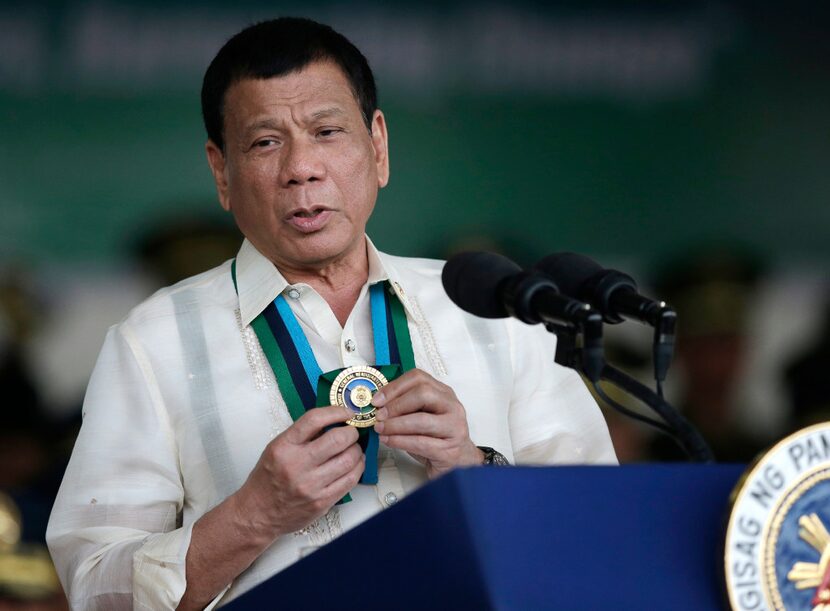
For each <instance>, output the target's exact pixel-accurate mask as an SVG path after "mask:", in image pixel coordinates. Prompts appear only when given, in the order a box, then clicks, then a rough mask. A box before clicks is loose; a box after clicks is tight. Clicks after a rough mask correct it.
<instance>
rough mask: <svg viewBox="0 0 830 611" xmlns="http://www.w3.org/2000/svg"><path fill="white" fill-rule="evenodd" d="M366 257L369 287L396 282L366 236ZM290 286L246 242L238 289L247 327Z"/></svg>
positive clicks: (240, 260) (238, 264)
mask: <svg viewBox="0 0 830 611" xmlns="http://www.w3.org/2000/svg"><path fill="white" fill-rule="evenodd" d="M366 254H367V256H368V258H369V280H368V284H370V285H371V284H375V283H377V282H383V281H384V280H392V281H393V282H394V271H393V270H392V269H391V268H390V267H389V266H388V265H385V264H384V261H383V259H382V257H381V256H380V253H379V252H378V249H377V248H375V245H374V244H373V243H372V240H370V239H369V236H366ZM288 286H289V284H288V281H287V280H286V279H285V277H284V276H283V275H282V274H281V273H280V270H278V269H277V267H276V266H275V265H274V264H273V263H272V262H271V261H269V260H268V259H267V258H265V256H263V255H262V253H260V252H259V251H258V250H257V249H256V247H255V246H254V245H253V244H251V243H250V242H249V241H248V239H247V238H245V240H243V241H242V247H241V248H240V249H239V253H237V255H236V287H237V291H238V293H239V313H240V316H241V318H242V324H243V326H247V325H249V324H251V322H252V321H253V320H254V318H256V317H257V316H259V314H260V313H261V312H262V311H263V310H264V309H265V308H267V307H268V304H270V303H271V302H272V301H274V299H276V298H277V296H278V295H279V294H280V293H282V292H283V291H284V290H285V289H286V288H287V287H288Z"/></svg>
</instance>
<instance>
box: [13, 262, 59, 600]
mask: <svg viewBox="0 0 830 611" xmlns="http://www.w3.org/2000/svg"><path fill="white" fill-rule="evenodd" d="M37 312H38V308H37V307H36V306H35V304H34V300H33V298H32V296H31V294H30V293H29V291H28V290H27V289H26V286H25V282H24V281H23V276H22V274H20V273H19V272H17V271H15V270H8V271H7V272H6V273H4V274H2V276H0V394H2V397H3V408H2V410H0V610H6V609H18V610H21V611H22V610H27V611H29V610H31V611H35V610H42V611H51V610H59V609H65V608H67V603H66V598H65V597H64V595H63V590H62V589H61V587H60V583H59V582H58V579H57V575H56V574H55V569H54V567H53V566H52V561H51V559H50V558H49V555H48V553H47V551H46V546H45V543H46V538H45V537H46V524H47V520H48V517H49V511H50V510H51V508H52V502H53V500H54V498H55V494H56V493H57V490H58V485H59V484H60V477H61V475H62V474H63V468H64V466H65V464H66V463H65V461H66V458H67V455H66V454H65V453H64V451H63V450H64V448H65V447H66V442H67V440H70V439H72V438H73V437H74V430H75V429H74V426H73V423H65V422H60V421H56V420H54V419H53V418H50V417H49V416H48V414H47V413H46V411H45V410H44V409H43V406H42V403H41V400H40V397H39V395H38V392H37V390H36V387H35V384H34V382H33V380H32V376H31V375H30V373H29V371H28V369H27V367H26V363H25V360H24V358H23V355H22V353H23V346H24V344H25V342H26V341H27V339H28V338H29V336H30V335H31V333H32V332H33V330H34V328H35V327H36V326H37V319H38V316H37Z"/></svg>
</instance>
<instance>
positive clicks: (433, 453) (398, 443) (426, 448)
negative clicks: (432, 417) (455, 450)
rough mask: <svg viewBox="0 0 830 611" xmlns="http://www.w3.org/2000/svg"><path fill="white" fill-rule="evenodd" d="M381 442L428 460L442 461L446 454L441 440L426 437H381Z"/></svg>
mask: <svg viewBox="0 0 830 611" xmlns="http://www.w3.org/2000/svg"><path fill="white" fill-rule="evenodd" d="M380 442H381V443H382V444H384V445H385V446H388V447H390V448H397V449H399V450H404V451H405V452H409V453H410V454H417V455H418V456H422V457H424V458H426V459H427V460H436V459H440V458H441V457H442V456H443V454H444V453H445V444H444V442H443V441H442V440H441V439H436V438H435V437H427V436H425V435H381V436H380Z"/></svg>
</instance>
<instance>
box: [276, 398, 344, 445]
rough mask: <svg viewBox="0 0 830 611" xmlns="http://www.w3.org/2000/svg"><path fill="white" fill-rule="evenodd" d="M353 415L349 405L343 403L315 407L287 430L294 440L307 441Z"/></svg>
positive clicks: (298, 441) (297, 441) (295, 441)
mask: <svg viewBox="0 0 830 611" xmlns="http://www.w3.org/2000/svg"><path fill="white" fill-rule="evenodd" d="M353 415H354V414H353V413H352V411H351V410H350V409H349V408H348V407H344V406H342V405H330V406H328V407H315V408H314V409H310V410H308V411H307V412H306V413H305V414H303V415H302V416H300V417H299V418H298V419H297V421H296V422H294V424H292V425H291V426H290V427H288V429H286V431H285V432H286V434H287V435H288V436H289V438H290V440H291V441H292V442H294V443H298V444H299V443H305V442H307V441H310V440H311V439H314V438H315V437H317V436H318V435H320V433H322V432H323V430H324V429H325V428H326V427H327V426H331V425H332V424H337V423H338V422H345V421H346V420H349V419H350V418H351V417H352V416H353Z"/></svg>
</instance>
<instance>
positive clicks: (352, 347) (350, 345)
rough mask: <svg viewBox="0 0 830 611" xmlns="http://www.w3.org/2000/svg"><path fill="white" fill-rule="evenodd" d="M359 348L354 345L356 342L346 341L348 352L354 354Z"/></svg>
mask: <svg viewBox="0 0 830 611" xmlns="http://www.w3.org/2000/svg"><path fill="white" fill-rule="evenodd" d="M355 348H357V346H355V345H354V342H353V341H352V340H350V339H347V340H346V352H354V351H355Z"/></svg>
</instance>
